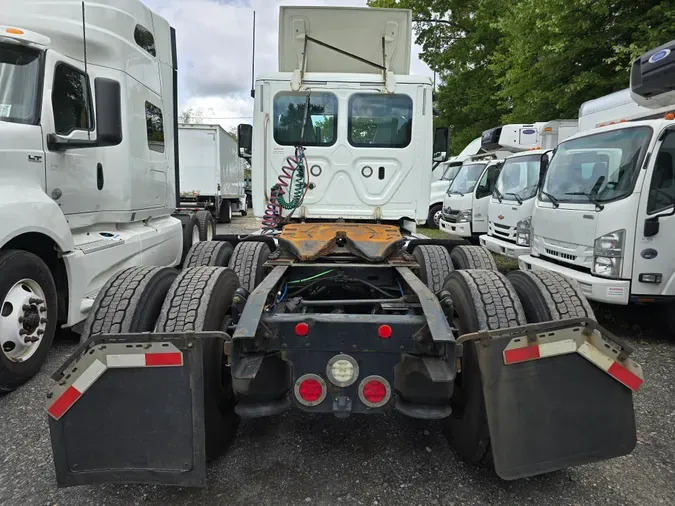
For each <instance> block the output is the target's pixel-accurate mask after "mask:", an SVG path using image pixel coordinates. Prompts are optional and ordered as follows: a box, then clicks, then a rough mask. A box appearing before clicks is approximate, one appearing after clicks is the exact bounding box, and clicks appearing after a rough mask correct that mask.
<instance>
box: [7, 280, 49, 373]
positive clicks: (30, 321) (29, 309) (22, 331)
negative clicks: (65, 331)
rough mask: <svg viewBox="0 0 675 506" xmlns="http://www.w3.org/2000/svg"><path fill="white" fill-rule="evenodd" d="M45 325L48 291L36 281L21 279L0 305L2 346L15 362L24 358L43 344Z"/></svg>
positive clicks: (31, 354) (27, 357) (22, 360)
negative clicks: (46, 293)
mask: <svg viewBox="0 0 675 506" xmlns="http://www.w3.org/2000/svg"><path fill="white" fill-rule="evenodd" d="M46 329H47V304H46V303H45V293H44V291H43V290H42V287H41V286H40V285H39V283H37V282H36V281H34V280H32V279H22V280H21V281H19V282H18V283H16V284H15V285H14V286H12V288H10V289H9V291H8V292H7V295H5V299H4V300H3V302H2V306H0V348H2V352H3V353H4V355H5V356H6V357H7V358H8V359H9V360H11V361H12V362H24V361H26V360H28V359H29V358H30V357H32V356H33V355H34V354H35V352H36V351H37V349H38V348H39V347H40V343H41V342H42V339H43V337H44V335H45V332H46Z"/></svg>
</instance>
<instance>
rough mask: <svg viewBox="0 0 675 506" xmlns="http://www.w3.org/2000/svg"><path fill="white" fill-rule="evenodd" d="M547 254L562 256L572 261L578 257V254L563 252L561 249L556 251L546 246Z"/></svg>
mask: <svg viewBox="0 0 675 506" xmlns="http://www.w3.org/2000/svg"><path fill="white" fill-rule="evenodd" d="M546 254H547V255H550V256H552V257H558V258H562V259H563V260H568V261H570V262H574V261H575V260H576V259H577V257H576V255H570V254H568V253H561V252H560V251H555V250H552V249H548V248H546Z"/></svg>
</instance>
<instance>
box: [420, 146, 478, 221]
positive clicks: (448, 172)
mask: <svg viewBox="0 0 675 506" xmlns="http://www.w3.org/2000/svg"><path fill="white" fill-rule="evenodd" d="M480 150H481V147H480V137H477V138H476V139H474V140H473V141H471V142H470V143H469V144H467V146H466V147H465V148H464V149H463V150H462V151H461V153H459V154H458V155H457V156H453V157H451V158H449V159H448V161H447V162H443V163H441V164H438V166H436V167H435V168H434V170H433V171H432V175H431V178H432V180H431V197H430V199H429V201H430V204H429V216H428V217H427V227H429V228H438V227H439V224H440V220H441V212H442V210H443V199H445V196H446V194H447V193H448V188H450V184H451V183H452V181H453V179H455V176H456V175H457V173H458V172H459V169H460V167H461V166H462V162H463V161H464V160H466V159H467V158H469V157H470V156H471V155H475V154H477V153H479V152H480Z"/></svg>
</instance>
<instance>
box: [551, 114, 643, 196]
mask: <svg viewBox="0 0 675 506" xmlns="http://www.w3.org/2000/svg"><path fill="white" fill-rule="evenodd" d="M651 135H652V129H651V128H649V127H646V126H641V127H634V128H626V129H622V130H613V131H609V132H602V133H598V134H594V135H588V136H586V137H580V138H578V139H573V140H570V141H566V142H563V143H562V144H560V146H558V149H557V151H556V153H555V156H554V157H553V159H552V160H551V164H550V166H549V168H548V171H547V174H546V180H545V182H544V187H543V192H542V193H543V194H544V195H545V194H549V195H552V196H553V198H554V199H555V200H556V201H559V202H574V203H588V202H596V203H597V202H608V201H611V200H617V199H620V198H623V197H626V196H628V195H630V193H631V192H632V191H633V186H634V185H635V180H636V178H637V175H638V173H639V170H640V166H641V165H642V160H643V158H644V156H645V152H646V150H647V146H648V145H649V140H650V138H651ZM540 198H541V199H548V197H546V196H544V197H541V196H540Z"/></svg>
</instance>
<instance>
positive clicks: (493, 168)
mask: <svg viewBox="0 0 675 506" xmlns="http://www.w3.org/2000/svg"><path fill="white" fill-rule="evenodd" d="M501 169H502V164H501V163H495V164H492V165H488V167H487V168H486V169H485V171H483V174H482V175H481V177H480V180H479V181H478V184H477V185H476V189H475V190H474V191H475V195H474V199H473V211H472V213H471V220H472V223H471V230H472V232H473V233H474V234H487V231H488V204H489V203H490V196H491V195H492V192H493V191H494V189H495V183H496V182H497V177H498V176H499V172H500V171H501Z"/></svg>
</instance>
